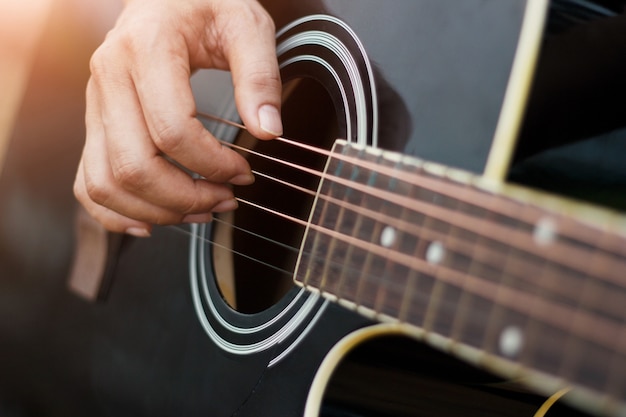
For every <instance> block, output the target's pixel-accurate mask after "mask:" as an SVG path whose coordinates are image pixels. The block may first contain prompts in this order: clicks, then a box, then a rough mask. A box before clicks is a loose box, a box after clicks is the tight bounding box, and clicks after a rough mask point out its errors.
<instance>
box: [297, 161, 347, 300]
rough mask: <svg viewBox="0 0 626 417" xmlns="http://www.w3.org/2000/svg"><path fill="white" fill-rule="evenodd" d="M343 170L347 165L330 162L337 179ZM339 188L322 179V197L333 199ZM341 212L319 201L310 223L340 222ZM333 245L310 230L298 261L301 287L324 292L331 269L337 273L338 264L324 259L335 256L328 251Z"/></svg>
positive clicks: (323, 234)
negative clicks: (336, 220) (329, 219)
mask: <svg viewBox="0 0 626 417" xmlns="http://www.w3.org/2000/svg"><path fill="white" fill-rule="evenodd" d="M343 167H344V164H343V162H341V160H336V159H331V160H330V161H329V165H328V167H327V171H328V172H333V173H335V175H341V171H342V168H343ZM338 187H341V185H340V184H337V183H334V182H331V181H328V180H326V179H325V178H324V177H322V182H321V184H320V189H321V191H320V195H321V196H324V195H330V194H331V193H332V191H333V189H336V188H338ZM338 208H339V207H338V206H337V205H334V204H331V202H330V201H329V200H327V199H324V198H319V197H318V198H317V199H316V202H315V205H314V207H313V213H312V214H311V218H310V223H311V224H319V222H320V219H326V218H329V217H330V218H337V216H338ZM329 212H330V213H329ZM333 212H334V213H333ZM331 243H332V240H331V239H330V236H328V235H327V234H326V233H323V232H322V231H320V230H318V229H316V228H310V227H309V228H307V230H306V232H305V238H304V241H303V246H302V248H301V251H300V259H299V260H298V264H301V265H303V267H299V268H298V269H297V271H296V278H297V279H299V280H300V282H301V283H302V285H304V286H313V287H314V288H317V289H319V290H320V291H324V287H325V286H326V279H327V277H328V275H329V268H333V272H334V271H335V270H336V269H337V265H336V264H334V263H331V262H326V261H325V259H324V258H323V257H322V256H323V255H325V256H327V257H328V256H330V255H331V254H332V253H334V252H332V251H331V250H329V249H330V245H331ZM321 254H322V255H321ZM331 290H332V288H331Z"/></svg>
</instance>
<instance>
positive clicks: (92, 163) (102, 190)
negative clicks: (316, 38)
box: [74, 0, 282, 236]
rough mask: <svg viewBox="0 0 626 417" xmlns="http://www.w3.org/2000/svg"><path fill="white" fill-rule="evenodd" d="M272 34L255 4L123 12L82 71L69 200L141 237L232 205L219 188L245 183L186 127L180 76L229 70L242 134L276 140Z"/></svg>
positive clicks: (148, 0)
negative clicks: (78, 154)
mask: <svg viewBox="0 0 626 417" xmlns="http://www.w3.org/2000/svg"><path fill="white" fill-rule="evenodd" d="M274 30H275V29H274V24H273V22H272V20H271V17H270V16H269V15H268V14H267V12H266V11H265V10H264V9H263V8H262V7H261V5H259V4H258V3H257V1H256V0H129V1H128V2H127V5H126V7H125V9H124V11H123V12H122V14H121V15H120V17H119V19H118V21H117V24H116V26H115V27H114V28H113V30H111V32H109V34H108V35H107V37H106V40H105V41H104V42H103V44H102V45H101V46H100V47H99V48H98V49H97V50H96V52H95V53H94V55H93V57H92V59H91V63H90V65H91V72H92V76H91V78H90V80H89V82H88V85H87V92H86V99H87V110H86V115H85V122H86V127H87V138H86V141H85V147H84V150H83V155H82V158H81V161H80V164H79V167H78V172H77V174H76V180H75V183H74V193H75V195H76V197H77V199H78V200H79V201H80V202H81V203H82V204H83V206H84V207H85V208H86V209H87V211H88V212H89V213H90V214H91V215H92V216H93V217H94V218H96V219H97V220H98V221H99V222H100V223H102V224H103V225H104V226H105V227H106V228H107V229H109V230H111V231H115V232H126V233H130V234H133V235H136V236H148V235H149V234H150V231H151V227H152V225H153V224H175V223H181V222H205V221H210V220H211V212H221V211H228V210H233V209H235V208H236V207H237V202H236V200H235V199H234V196H233V193H232V190H231V189H230V187H229V185H228V184H229V183H230V184H235V185H245V184H250V183H252V182H253V181H254V177H253V176H252V173H251V170H250V167H249V165H248V163H247V162H246V160H245V159H244V158H242V157H241V156H240V155H238V154H237V153H236V152H234V151H232V150H230V149H229V148H227V147H224V146H222V145H221V144H220V143H219V142H218V141H217V140H216V139H215V138H214V137H213V136H212V135H211V134H210V133H209V132H208V131H207V130H206V129H204V127H203V126H202V124H201V123H200V122H199V121H198V120H196V118H195V111H196V108H195V102H194V98H193V96H192V92H191V87H190V83H189V77H190V74H191V71H192V70H194V69H197V68H217V69H224V70H230V71H231V72H232V78H233V84H234V87H235V101H236V104H237V108H238V111H239V114H240V116H241V118H242V120H243V122H244V124H245V125H246V127H247V129H248V130H249V131H250V133H251V134H253V135H254V136H256V137H258V138H261V139H271V138H273V137H276V136H279V135H281V134H282V124H281V119H280V100H281V99H280V94H281V82H280V74H279V70H278V64H277V61H276V52H275V38H274V36H275V33H274ZM172 161H176V162H177V163H178V164H180V165H182V166H183V167H185V168H187V169H188V170H191V171H193V172H196V173H198V174H200V175H201V176H202V177H203V178H202V179H194V178H192V177H191V176H189V175H188V174H187V173H186V172H185V171H184V170H183V169H180V168H179V167H178V166H177V164H175V163H173V162H172Z"/></svg>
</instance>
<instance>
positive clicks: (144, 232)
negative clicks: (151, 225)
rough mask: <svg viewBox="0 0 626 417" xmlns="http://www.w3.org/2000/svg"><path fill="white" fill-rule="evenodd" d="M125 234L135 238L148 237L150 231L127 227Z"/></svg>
mask: <svg viewBox="0 0 626 417" xmlns="http://www.w3.org/2000/svg"><path fill="white" fill-rule="evenodd" d="M126 233H127V234H129V235H131V236H135V237H150V231H149V230H148V229H144V228H141V227H129V228H128V229H126Z"/></svg>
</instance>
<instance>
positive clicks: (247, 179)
mask: <svg viewBox="0 0 626 417" xmlns="http://www.w3.org/2000/svg"><path fill="white" fill-rule="evenodd" d="M228 182H230V183H231V184H234V185H250V184H252V183H254V175H252V174H251V173H249V174H239V175H235V176H234V177H233V178H231V179H230V181H228Z"/></svg>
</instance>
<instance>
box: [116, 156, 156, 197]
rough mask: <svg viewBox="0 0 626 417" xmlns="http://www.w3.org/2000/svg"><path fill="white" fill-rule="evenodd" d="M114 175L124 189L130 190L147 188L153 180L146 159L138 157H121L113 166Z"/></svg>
mask: <svg viewBox="0 0 626 417" xmlns="http://www.w3.org/2000/svg"><path fill="white" fill-rule="evenodd" d="M113 177H114V179H115V181H116V182H117V183H118V184H120V185H121V186H122V187H123V188H124V189H126V190H130V191H143V190H146V189H147V188H148V187H149V186H150V184H151V182H152V180H151V176H150V175H149V172H148V169H147V168H146V166H145V164H144V161H142V160H140V159H137V158H130V157H126V158H119V159H118V160H117V163H116V164H115V166H113Z"/></svg>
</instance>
